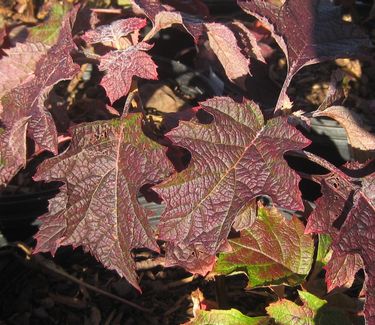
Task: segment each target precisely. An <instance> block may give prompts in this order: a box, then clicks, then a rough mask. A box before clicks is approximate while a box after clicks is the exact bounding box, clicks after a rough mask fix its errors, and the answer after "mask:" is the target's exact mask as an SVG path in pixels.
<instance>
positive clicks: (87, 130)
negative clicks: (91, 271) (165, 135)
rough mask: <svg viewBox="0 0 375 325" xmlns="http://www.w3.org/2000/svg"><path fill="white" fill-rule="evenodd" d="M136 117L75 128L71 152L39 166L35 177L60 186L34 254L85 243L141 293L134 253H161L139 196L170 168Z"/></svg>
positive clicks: (93, 252)
mask: <svg viewBox="0 0 375 325" xmlns="http://www.w3.org/2000/svg"><path fill="white" fill-rule="evenodd" d="M141 119H142V117H141V115H140V114H132V115H128V116H127V117H126V118H125V119H123V120H111V121H106V122H94V123H88V124H81V125H80V126H77V127H75V128H73V130H72V132H73V136H72V143H71V145H70V147H69V149H68V150H67V151H66V152H65V153H63V154H62V155H60V156H57V157H55V158H52V159H49V160H47V161H45V162H44V163H43V164H42V165H41V166H40V167H39V169H38V172H37V174H36V176H35V179H36V180H45V181H63V182H64V183H65V185H64V187H63V189H62V192H61V193H60V194H59V195H58V196H57V197H56V198H54V199H52V200H51V202H50V207H49V210H50V211H49V213H48V214H47V215H44V216H42V217H41V218H40V220H41V221H42V226H41V228H40V230H39V232H38V234H37V236H36V238H37V240H38V242H37V246H36V249H35V253H38V252H45V251H51V252H52V253H54V252H55V251H56V249H57V247H58V246H61V245H73V247H77V246H80V245H82V246H83V247H84V249H85V250H88V251H90V252H91V253H92V254H93V255H94V256H95V257H96V258H97V259H98V260H99V261H101V262H102V263H103V264H104V266H105V267H107V268H110V269H113V270H116V271H117V272H118V273H119V274H120V275H121V276H124V277H126V279H127V280H128V281H129V282H130V283H131V284H132V285H133V286H135V287H136V288H138V289H139V286H138V283H137V276H136V273H135V264H134V261H133V259H132V256H131V250H132V249H133V248H135V247H148V248H150V249H152V250H155V251H158V250H159V248H158V245H157V244H156V241H155V239H154V234H153V231H152V228H151V227H150V225H149V223H148V217H149V216H150V212H149V211H147V210H145V209H144V208H142V207H141V206H140V205H139V203H138V200H137V193H138V192H139V189H140V188H141V187H142V186H143V185H145V184H149V183H156V182H158V181H160V180H161V179H163V178H164V177H166V176H168V175H169V174H170V173H171V172H172V171H173V167H172V165H171V163H170V162H169V161H168V159H167V158H166V156H165V151H166V150H165V148H163V147H162V146H160V145H159V144H157V143H156V142H154V141H152V140H150V139H149V138H147V137H146V136H145V135H144V134H143V132H142V129H141ZM130 162H132V164H131V165H129V163H130Z"/></svg>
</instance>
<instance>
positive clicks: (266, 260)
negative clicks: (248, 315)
mask: <svg viewBox="0 0 375 325" xmlns="http://www.w3.org/2000/svg"><path fill="white" fill-rule="evenodd" d="M304 230H305V227H304V225H303V223H302V222H301V221H300V220H299V219H298V218H297V217H296V216H292V219H290V220H287V219H286V218H285V217H284V216H283V215H282V214H281V213H280V212H279V211H278V210H277V209H276V208H266V207H262V208H260V209H259V211H258V218H257V219H256V221H255V222H254V223H253V225H252V226H251V228H250V229H248V230H243V231H241V233H240V237H239V238H235V239H229V243H230V244H231V246H232V249H233V251H232V252H229V253H221V254H220V255H219V258H218V261H217V262H216V264H215V268H214V272H218V273H223V274H230V273H232V272H236V271H244V272H245V273H246V274H247V276H248V278H249V284H248V285H249V287H256V286H262V285H268V284H281V283H287V284H289V285H292V286H294V285H297V284H298V283H300V282H301V281H302V280H303V279H304V278H305V277H306V276H307V274H308V273H309V272H310V268H311V265H312V261H313V255H314V242H313V240H312V238H311V236H307V235H304Z"/></svg>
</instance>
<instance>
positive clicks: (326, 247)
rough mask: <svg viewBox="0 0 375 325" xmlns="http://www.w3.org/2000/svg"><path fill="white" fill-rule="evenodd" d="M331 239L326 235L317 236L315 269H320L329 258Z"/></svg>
mask: <svg viewBox="0 0 375 325" xmlns="http://www.w3.org/2000/svg"><path fill="white" fill-rule="evenodd" d="M331 243H332V238H331V236H330V235H328V234H319V243H318V251H317V255H316V267H319V268H320V269H322V267H323V266H325V265H326V264H327V263H328V261H329V260H330V258H331V253H330V247H331Z"/></svg>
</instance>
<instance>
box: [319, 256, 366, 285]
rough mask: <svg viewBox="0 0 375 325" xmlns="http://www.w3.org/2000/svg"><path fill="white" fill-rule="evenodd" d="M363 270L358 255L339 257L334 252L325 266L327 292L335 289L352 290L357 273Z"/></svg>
mask: <svg viewBox="0 0 375 325" xmlns="http://www.w3.org/2000/svg"><path fill="white" fill-rule="evenodd" d="M362 268H363V261H362V259H361V257H360V256H359V255H358V254H346V255H337V253H336V252H334V253H333V254H332V256H331V258H330V260H329V262H328V264H327V265H326V266H325V269H326V283H327V291H328V292H329V291H332V290H333V289H335V288H350V287H351V286H352V284H353V282H354V278H355V275H356V273H357V272H358V271H359V270H360V269H362Z"/></svg>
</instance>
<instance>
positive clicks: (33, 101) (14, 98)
mask: <svg viewBox="0 0 375 325" xmlns="http://www.w3.org/2000/svg"><path fill="white" fill-rule="evenodd" d="M78 9H79V6H76V7H75V8H74V9H73V10H72V11H71V12H69V13H68V14H67V15H66V16H65V18H64V20H63V23H62V27H61V31H60V35H59V39H58V41H57V43H56V44H55V45H54V46H52V47H51V48H50V49H49V50H48V51H47V53H46V54H45V55H44V56H42V57H41V59H40V60H39V61H38V64H37V65H36V70H35V72H34V76H33V77H32V78H31V80H29V81H27V82H24V83H22V84H21V85H19V86H17V87H16V88H14V89H12V90H11V91H10V92H8V93H7V94H6V95H5V96H3V97H2V98H1V106H2V108H3V112H2V115H1V119H2V123H3V124H4V125H5V128H6V130H7V131H6V133H4V136H7V135H11V134H12V132H13V131H11V130H15V129H17V126H16V125H17V124H18V123H20V122H19V121H22V120H24V119H26V118H30V119H29V121H28V124H27V134H28V136H30V138H32V139H33V140H34V142H35V143H36V145H37V146H38V147H39V149H42V150H43V149H44V150H48V151H51V152H53V153H55V154H57V132H56V127H55V124H54V121H53V119H52V116H51V114H50V113H49V112H48V111H47V110H46V109H45V107H44V101H45V99H46V97H47V95H48V93H49V91H50V90H51V89H52V87H53V86H54V85H55V84H56V83H57V82H59V81H61V80H64V79H70V78H72V77H73V76H74V75H75V74H76V73H77V72H78V71H79V66H78V65H77V64H75V63H74V62H73V60H72V58H71V57H70V52H71V51H72V50H73V49H74V48H75V44H74V42H73V39H72V35H71V30H72V25H73V23H74V21H75V18H76V15H77V11H78ZM19 140H20V141H21V139H20V138H19ZM2 141H10V140H7V139H6V138H5V139H4V138H3V139H2ZM25 141H26V137H23V141H22V142H20V143H19V146H21V147H24V146H25V145H26V144H25ZM20 153H21V151H18V153H17V157H13V158H12V159H11V160H10V159H7V163H17V165H18V166H14V168H10V167H9V166H5V169H2V171H1V172H2V173H3V172H4V170H8V171H9V170H13V171H18V170H19V169H20V168H21V166H22V165H23V164H24V161H25V159H26V156H24V157H20V156H19V154H20ZM22 153H23V154H25V155H26V150H22ZM12 176H14V175H11V174H9V173H7V175H6V176H4V177H3V176H1V178H2V179H7V180H9V179H10V178H11V177H12Z"/></svg>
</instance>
